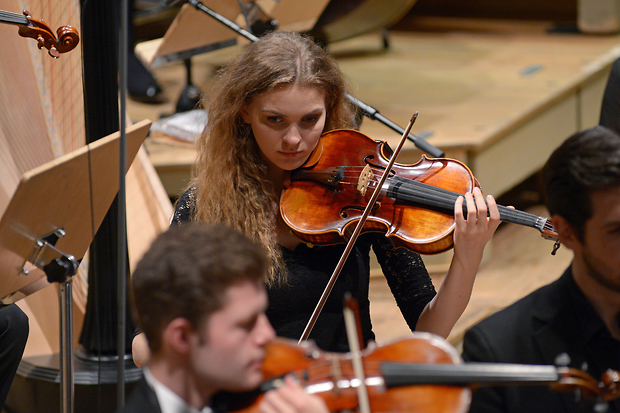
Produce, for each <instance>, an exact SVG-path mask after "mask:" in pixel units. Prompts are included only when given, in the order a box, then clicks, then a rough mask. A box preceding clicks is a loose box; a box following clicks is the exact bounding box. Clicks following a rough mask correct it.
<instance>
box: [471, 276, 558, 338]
mask: <svg viewBox="0 0 620 413" xmlns="http://www.w3.org/2000/svg"><path fill="white" fill-rule="evenodd" d="M562 283H563V280H562V278H559V279H557V280H555V281H553V282H552V283H550V284H547V285H544V286H542V287H540V288H538V289H536V290H534V291H532V292H531V293H529V294H527V295H526V296H524V297H522V298H521V299H519V300H517V301H515V302H514V303H512V304H511V305H509V306H507V307H506V308H504V309H502V310H499V311H497V312H496V313H494V314H492V315H490V316H489V317H487V318H485V319H484V320H482V321H480V322H479V323H478V324H476V326H474V327H478V328H482V329H489V328H491V329H494V330H497V329H500V330H505V329H510V328H514V326H515V324H513V323H516V322H519V321H523V320H522V319H523V318H524V317H530V316H531V315H532V314H534V313H536V310H537V309H539V308H540V307H541V306H547V305H549V304H550V302H551V301H555V300H556V299H557V298H558V297H557V294H556V293H557V290H558V288H559V287H560V286H561V285H562ZM520 319H521V320H520Z"/></svg>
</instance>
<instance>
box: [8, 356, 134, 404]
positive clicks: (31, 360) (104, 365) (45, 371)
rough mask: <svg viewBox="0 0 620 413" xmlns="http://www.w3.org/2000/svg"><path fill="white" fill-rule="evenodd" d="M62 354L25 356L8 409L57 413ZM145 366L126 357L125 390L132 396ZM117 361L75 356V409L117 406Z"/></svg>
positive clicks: (16, 377) (11, 392)
mask: <svg viewBox="0 0 620 413" xmlns="http://www.w3.org/2000/svg"><path fill="white" fill-rule="evenodd" d="M59 367H60V357H59V355H58V354H54V355H51V356H34V357H27V358H24V359H22V361H21V363H20V365H19V368H18V370H17V374H16V375H15V379H14V380H13V385H12V386H11V390H10V391H9V394H8V397H7V400H6V403H5V410H6V411H8V412H11V413H57V412H60V410H61V404H60V384H61V383H60V382H61V377H60V369H59ZM141 377H142V370H141V369H139V368H138V367H136V366H135V365H134V364H133V361H131V359H129V360H126V361H125V393H126V397H129V395H130V394H131V391H132V389H133V387H134V385H135V383H136V382H137V381H138V380H139V379H140V378H141ZM116 382H117V369H116V361H111V362H100V363H97V362H92V361H87V360H82V359H80V358H77V357H76V358H74V404H73V406H74V409H73V411H74V413H94V412H114V411H116V407H117V401H116V397H117V384H116Z"/></svg>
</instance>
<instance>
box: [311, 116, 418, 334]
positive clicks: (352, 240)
mask: <svg viewBox="0 0 620 413" xmlns="http://www.w3.org/2000/svg"><path fill="white" fill-rule="evenodd" d="M417 117H418V112H416V113H414V114H413V116H412V117H411V119H410V120H409V124H408V125H407V128H406V129H405V132H404V133H403V136H402V137H401V138H400V142H399V143H398V146H397V148H396V150H395V151H394V153H393V154H392V157H391V158H390V162H389V163H388V165H387V167H386V168H385V171H383V175H381V179H380V180H379V183H378V184H377V186H376V187H375V190H374V192H373V193H372V196H371V197H370V201H368V205H366V208H365V209H364V213H363V214H362V216H361V218H360V220H359V221H358V223H357V225H356V226H355V230H354V231H353V233H352V235H351V238H349V241H348V242H347V246H346V248H345V249H344V252H343V253H342V256H341V257H340V260H339V261H338V264H337V265H336V269H335V270H334V272H333V273H332V275H331V277H330V278H329V281H328V282H327V285H326V286H325V290H324V291H323V294H322V295H321V298H320V299H319V302H318V303H317V305H316V307H315V308H314V311H313V312H312V316H310V320H308V324H306V328H305V329H304V331H303V333H302V335H301V337H300V338H299V343H301V342H302V341H304V340H307V339H308V336H309V335H310V332H311V331H312V329H313V328H314V325H315V324H316V320H317V319H318V318H319V315H320V314H321V311H322V310H323V307H324V306H325V303H326V302H327V298H328V297H329V294H330V293H331V291H332V289H333V288H334V284H336V280H338V276H339V275H340V272H341V271H342V267H343V266H344V263H345V262H346V261H347V258H348V257H349V254H350V253H351V250H352V249H353V244H354V243H355V241H356V240H357V237H358V236H359V234H360V232H361V231H362V227H363V226H364V223H366V219H367V218H368V215H370V211H371V210H372V208H373V206H374V205H375V202H376V201H377V198H378V197H379V192H380V191H381V188H382V187H383V184H384V183H385V180H386V179H387V177H388V174H389V172H390V171H391V170H392V166H394V162H395V161H396V157H397V156H398V153H399V152H400V150H401V149H402V147H403V144H404V143H405V140H406V139H407V136H409V131H410V130H411V127H412V126H413V124H414V123H415V120H416V119H417Z"/></svg>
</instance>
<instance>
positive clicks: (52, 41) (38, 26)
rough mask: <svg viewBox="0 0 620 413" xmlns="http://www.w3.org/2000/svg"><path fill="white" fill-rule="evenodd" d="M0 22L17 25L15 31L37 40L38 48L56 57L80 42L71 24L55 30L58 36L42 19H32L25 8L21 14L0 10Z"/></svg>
mask: <svg viewBox="0 0 620 413" xmlns="http://www.w3.org/2000/svg"><path fill="white" fill-rule="evenodd" d="M0 23H8V24H14V25H17V26H19V28H18V30H17V33H18V34H19V35H20V36H22V37H30V38H32V39H35V40H36V41H37V46H38V47H39V49H42V48H46V49H47V51H48V53H49V55H50V56H52V57H53V58H55V59H57V58H58V57H60V54H61V53H67V52H70V51H71V50H73V49H75V47H76V46H77V45H78V43H79V42H80V37H79V35H78V32H77V30H76V29H74V28H73V27H71V26H61V27H59V28H58V30H56V34H57V35H58V37H56V36H55V35H54V32H53V31H52V29H51V28H50V27H49V26H48V25H47V24H46V23H44V22H43V21H42V20H36V19H33V18H32V16H30V13H29V12H28V11H27V10H24V11H23V15H21V14H17V13H11V12H8V11H3V10H0Z"/></svg>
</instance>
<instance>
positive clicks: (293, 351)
mask: <svg viewBox="0 0 620 413" xmlns="http://www.w3.org/2000/svg"><path fill="white" fill-rule="evenodd" d="M266 350H267V353H266V358H265V361H264V364H263V367H262V371H263V376H264V380H265V381H264V383H263V385H262V386H261V387H260V388H259V389H258V390H257V391H255V392H252V393H247V394H239V393H226V394H220V395H218V397H219V402H218V403H217V404H216V405H214V407H217V408H218V409H219V408H222V409H225V411H229V412H238V413H255V412H258V405H259V403H260V401H261V399H262V395H263V394H264V393H265V392H266V391H269V390H271V389H273V388H276V387H278V386H280V385H281V383H282V378H283V377H284V376H285V375H288V374H292V375H294V376H295V377H296V378H297V380H298V381H299V384H300V385H301V386H302V387H303V388H304V390H305V391H306V392H307V393H309V394H314V395H317V396H319V397H321V398H322V399H323V400H324V401H325V403H326V405H327V408H328V410H329V411H330V412H339V411H343V410H344V411H359V407H360V402H359V399H358V392H357V390H358V387H359V384H360V380H359V379H358V377H357V376H356V374H355V372H354V368H353V363H354V359H355V357H356V356H355V355H354V354H353V353H328V352H324V351H322V350H320V349H318V348H317V347H316V346H315V345H314V344H312V343H311V342H308V341H305V342H303V343H302V344H297V343H296V342H293V341H292V340H288V339H280V338H278V339H277V340H276V341H274V342H272V343H270V344H268V345H267V346H266ZM358 357H359V359H361V363H362V367H363V369H362V370H363V377H364V383H365V384H366V390H367V394H368V403H369V410H370V411H371V412H373V413H388V412H394V413H404V412H424V413H431V412H432V413H459V412H466V411H467V410H468V408H469V404H470V401H471V392H472V391H474V390H475V389H476V388H478V387H481V386H498V385H501V386H508V385H530V386H531V385H543V386H548V387H550V388H551V389H553V390H555V391H563V392H571V391H575V392H577V391H578V392H579V394H580V397H583V398H585V399H587V400H591V401H595V400H602V401H609V400H613V399H615V398H617V397H618V396H620V389H619V388H618V382H619V381H620V378H619V377H618V374H617V373H616V372H615V371H612V370H610V371H608V372H607V373H606V374H605V375H604V377H603V378H602V380H601V381H597V380H595V379H594V378H592V377H591V376H590V375H588V374H587V373H586V372H584V371H581V370H576V369H573V368H569V367H556V366H550V365H527V364H506V363H464V362H463V361H462V359H461V357H460V356H459V355H458V353H457V351H456V349H455V348H454V347H452V346H451V345H450V344H449V343H448V342H447V341H445V340H444V339H442V338H441V337H439V336H436V335H434V334H431V333H424V332H414V333H413V335H412V336H411V337H410V338H406V339H401V340H396V341H393V342H391V343H388V344H386V345H383V346H378V345H377V344H376V343H371V344H370V345H369V346H368V347H367V348H366V349H364V350H362V351H360V352H359V353H358Z"/></svg>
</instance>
